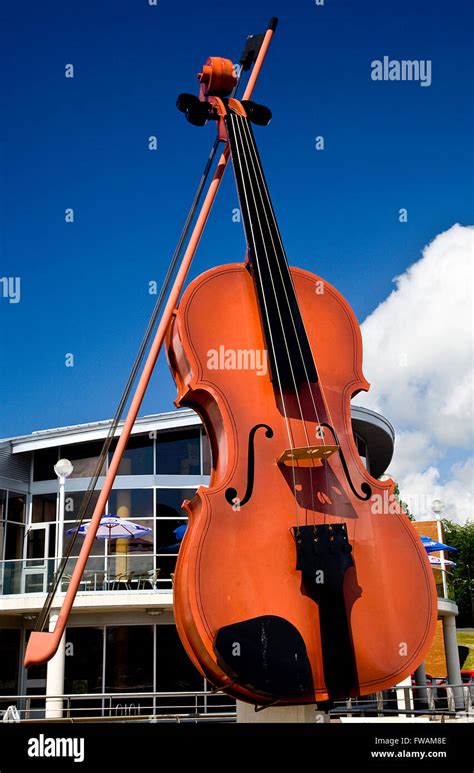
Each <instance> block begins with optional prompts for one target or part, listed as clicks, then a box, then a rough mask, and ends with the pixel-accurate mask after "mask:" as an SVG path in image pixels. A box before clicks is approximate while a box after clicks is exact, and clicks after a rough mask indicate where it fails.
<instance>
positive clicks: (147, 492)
mask: <svg viewBox="0 0 474 773" xmlns="http://www.w3.org/2000/svg"><path fill="white" fill-rule="evenodd" d="M109 514H110V515H118V516H119V517H120V518H131V519H132V520H133V521H136V520H137V519H138V520H139V519H140V518H152V517H153V489H114V490H113V491H111V492H110V496H109Z"/></svg>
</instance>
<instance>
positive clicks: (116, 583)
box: [110, 572, 132, 590]
mask: <svg viewBox="0 0 474 773" xmlns="http://www.w3.org/2000/svg"><path fill="white" fill-rule="evenodd" d="M131 575H132V572H121V573H120V574H117V575H115V577H114V578H113V579H112V582H111V587H110V590H123V588H122V587H121V586H125V590H130V589H131V586H130V580H131Z"/></svg>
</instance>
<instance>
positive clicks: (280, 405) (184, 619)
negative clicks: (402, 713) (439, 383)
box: [167, 58, 436, 704]
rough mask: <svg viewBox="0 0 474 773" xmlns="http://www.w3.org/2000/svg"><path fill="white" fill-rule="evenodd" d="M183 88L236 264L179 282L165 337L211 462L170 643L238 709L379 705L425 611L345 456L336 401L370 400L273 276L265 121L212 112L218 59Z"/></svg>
mask: <svg viewBox="0 0 474 773" xmlns="http://www.w3.org/2000/svg"><path fill="white" fill-rule="evenodd" d="M199 79H200V81H201V93H200V98H199V99H197V97H193V96H191V95H188V94H184V95H181V96H180V98H179V100H178V107H179V108H180V109H181V110H182V111H183V112H185V113H186V116H187V118H188V120H189V121H190V122H191V123H195V124H200V125H202V124H204V123H205V122H206V121H209V120H213V119H214V120H216V121H217V124H218V131H219V137H220V138H221V139H222V140H223V141H225V142H227V143H228V146H229V148H230V153H231V159H232V164H233V168H234V173H235V179H236V183H237V190H238V194H239V199H240V207H241V212H242V218H243V223H244V227H245V235H246V240H247V245H248V252H247V259H246V261H245V262H244V263H226V264H224V265H222V266H218V267H216V268H213V269H211V270H210V271H207V272H206V273H204V274H202V275H201V276H199V277H198V278H197V279H195V280H194V281H193V282H192V283H191V284H190V285H189V286H188V288H187V290H186V292H185V293H184V295H183V297H182V299H181V302H180V304H179V307H178V308H177V310H176V312H175V315H174V317H173V320H172V322H171V325H170V328H169V331H168V345H167V351H168V358H169V363H170V367H171V371H172V374H173V376H174V379H175V382H176V384H177V388H178V397H177V401H176V404H177V405H179V406H187V407H190V408H193V409H194V410H195V411H197V413H198V414H199V415H200V416H201V417H202V420H203V422H204V426H205V428H206V430H207V433H208V436H209V439H210V444H211V450H212V472H211V479H210V485H209V487H201V488H199V489H198V491H197V494H196V495H195V496H194V497H193V498H192V499H191V500H190V501H188V502H186V503H185V509H186V510H187V512H188V515H189V527H188V530H187V532H186V535H185V538H184V540H183V543H182V547H181V550H180V553H179V557H178V563H177V567H176V574H175V583H174V607H175V616H176V622H177V626H178V631H179V635H180V637H181V640H182V642H183V644H184V646H185V648H186V650H187V652H188V654H189V655H190V657H191V658H192V660H193V661H194V663H195V664H196V666H198V668H199V669H200V670H201V671H202V672H203V673H204V674H205V675H206V677H207V678H208V679H209V680H210V681H211V682H212V683H213V684H215V685H217V686H219V687H221V688H223V689H224V690H226V691H227V692H229V693H230V694H232V695H234V696H236V697H239V698H241V699H243V700H247V701H250V702H255V703H262V704H268V703H275V702H280V703H281V702H283V703H308V702H318V701H324V700H326V699H328V698H330V699H332V698H336V697H346V696H356V695H363V694H367V693H371V692H375V691H378V690H382V689H384V688H386V687H388V686H391V685H394V684H396V683H397V682H399V681H400V680H401V679H403V678H404V677H406V676H407V675H408V674H410V673H411V672H412V671H413V670H414V669H415V668H416V667H417V666H418V665H419V663H420V662H421V660H422V659H423V656H424V654H425V652H426V650H427V648H428V646H429V644H430V643H431V639H432V636H433V631H434V625H435V621H436V603H435V588H434V581H433V577H432V572H431V569H430V566H429V562H428V559H427V557H426V554H425V551H424V548H423V546H422V544H421V542H420V540H419V538H418V536H417V534H416V533H415V530H414V529H413V528H412V526H411V524H410V522H409V520H408V518H407V516H406V514H405V513H404V512H403V511H401V510H400V508H398V512H390V513H388V512H387V513H386V514H383V515H381V514H376V513H378V512H379V510H378V509H377V507H374V503H376V502H377V501H379V502H392V503H394V502H395V503H396V500H395V498H394V496H393V489H394V484H393V482H392V481H384V482H381V481H378V480H375V479H374V478H372V477H371V476H370V474H369V473H368V471H367V469H366V468H365V467H364V465H363V464H362V461H361V458H360V456H359V454H358V451H357V448H356V445H355V442H354V437H353V433H352V427H351V411H350V401H351V397H353V396H354V395H355V394H357V392H359V391H360V390H367V389H368V388H369V384H368V383H367V381H366V380H365V379H364V376H363V374H362V344H361V334H360V330H359V325H358V323H357V320H356V318H355V316H354V313H353V311H352V309H351V308H350V306H349V304H348V303H347V301H346V300H345V299H344V298H343V297H342V296H341V294H340V293H339V292H338V291H337V290H336V289H335V288H334V287H332V286H331V285H330V284H328V283H327V282H325V281H323V280H322V279H320V278H319V277H318V276H315V275H314V274H312V273H310V272H308V271H305V270H302V269H298V268H290V267H289V265H288V262H287V259H286V255H285V251H284V247H283V243H282V239H281V236H280V232H279V229H278V224H277V221H276V217H275V213H274V210H273V207H272V203H271V200H270V196H269V192H268V188H267V185H266V182H265V177H264V174H263V170H262V166H261V163H260V159H259V154H258V151H257V147H256V144H255V139H254V134H253V131H252V126H251V124H252V123H258V124H266V123H268V122H269V119H270V111H269V110H268V109H267V108H264V107H261V106H260V105H256V104H255V103H253V102H245V101H244V102H239V101H237V100H235V99H232V98H228V95H229V93H230V91H231V88H232V86H233V76H232V63H231V62H230V61H228V60H223V59H218V58H211V59H209V60H208V62H207V63H206V65H205V67H204V68H203V72H202V73H201V74H200V76H199ZM295 205H296V204H295V202H292V203H291V204H290V206H295ZM390 510H391V511H393V510H395V511H396V510H397V508H396V507H395V508H394V507H391V508H390Z"/></svg>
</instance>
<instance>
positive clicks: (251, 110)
mask: <svg viewBox="0 0 474 773" xmlns="http://www.w3.org/2000/svg"><path fill="white" fill-rule="evenodd" d="M242 105H243V107H244V108H245V112H246V113H247V118H248V119H249V121H251V122H252V123H255V124H257V126H268V124H269V123H270V121H271V120H272V111H271V110H270V109H269V108H268V107H265V105H259V104H257V102H252V101H251V100H249V99H246V100H243V101H242Z"/></svg>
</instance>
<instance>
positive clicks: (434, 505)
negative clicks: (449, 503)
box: [431, 499, 448, 599]
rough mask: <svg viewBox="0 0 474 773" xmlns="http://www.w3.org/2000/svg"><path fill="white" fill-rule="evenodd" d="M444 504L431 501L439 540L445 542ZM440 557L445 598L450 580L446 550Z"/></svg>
mask: <svg viewBox="0 0 474 773" xmlns="http://www.w3.org/2000/svg"><path fill="white" fill-rule="evenodd" d="M443 508H444V505H443V503H442V502H441V500H439V499H435V500H433V502H432V503H431V510H432V511H433V513H434V514H435V518H436V524H437V528H438V542H443V543H444V537H443V530H442V526H441V513H442V512H443ZM439 558H440V561H441V578H442V581H443V597H444V598H445V599H447V598H448V582H447V579H446V564H445V558H444V550H441V551H440V553H439Z"/></svg>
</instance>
